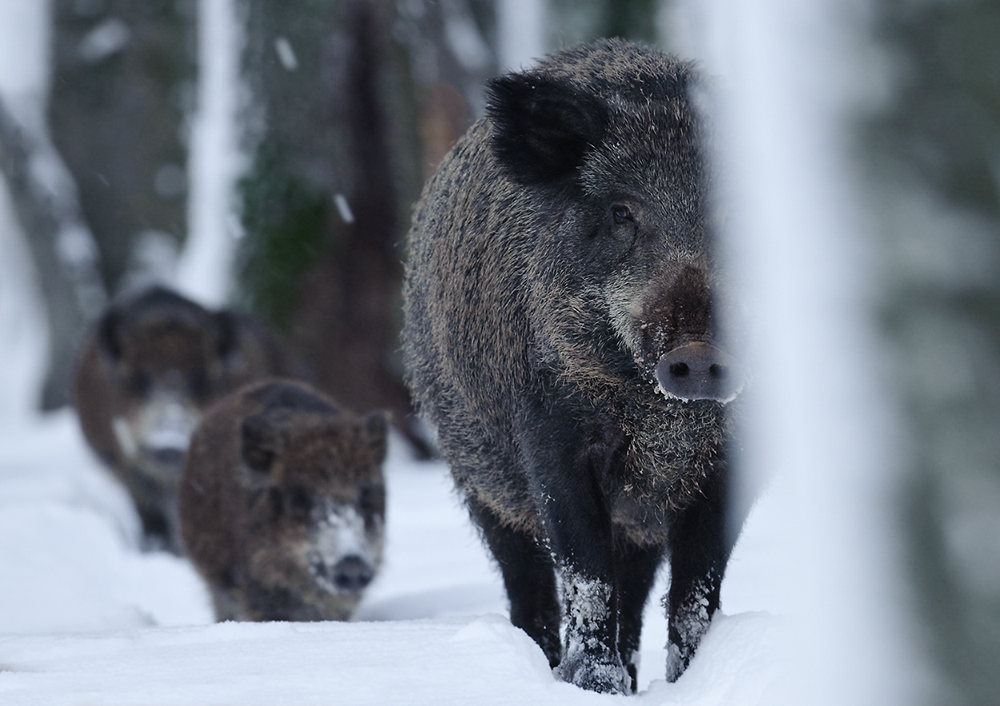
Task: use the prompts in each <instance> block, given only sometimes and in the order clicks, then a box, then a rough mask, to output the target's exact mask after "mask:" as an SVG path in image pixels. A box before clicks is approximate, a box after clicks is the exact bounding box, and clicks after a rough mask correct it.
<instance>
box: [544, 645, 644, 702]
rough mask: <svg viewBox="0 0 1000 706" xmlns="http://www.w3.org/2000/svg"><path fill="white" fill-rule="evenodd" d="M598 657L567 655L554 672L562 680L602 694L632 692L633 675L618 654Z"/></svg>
mask: <svg viewBox="0 0 1000 706" xmlns="http://www.w3.org/2000/svg"><path fill="white" fill-rule="evenodd" d="M606 657H607V658H606V659H598V658H596V657H595V656H594V655H587V654H581V655H578V656H576V657H565V658H564V659H563V661H562V662H560V663H559V666H558V667H556V668H555V669H554V670H553V672H554V673H555V675H556V677H557V678H558V679H560V680H562V681H565V682H569V683H570V684H574V685H576V686H578V687H580V688H581V689H586V690H587V691H596V692H598V693H600V694H631V693H632V677H631V675H630V674H629V673H628V670H627V669H625V667H624V666H622V663H621V660H620V659H617V658H616V656H614V657H613V656H611V655H607V656H606Z"/></svg>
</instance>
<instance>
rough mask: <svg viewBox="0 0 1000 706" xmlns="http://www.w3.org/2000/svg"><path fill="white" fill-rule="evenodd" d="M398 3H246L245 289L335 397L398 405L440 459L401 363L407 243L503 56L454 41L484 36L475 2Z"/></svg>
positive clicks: (355, 404)
mask: <svg viewBox="0 0 1000 706" xmlns="http://www.w3.org/2000/svg"><path fill="white" fill-rule="evenodd" d="M400 7H402V8H403V10H405V12H404V14H397V11H396V3H392V2H387V1H383V2H377V1H375V0H326V1H324V0H299V2H295V3H287V4H285V3H270V2H266V0H245V2H244V8H245V12H246V16H247V18H248V42H247V48H246V53H245V61H244V67H245V72H246V77H247V83H248V85H249V86H250V87H251V92H252V94H253V96H254V108H253V110H252V111H251V113H250V114H249V116H248V120H247V126H246V129H247V140H248V142H249V147H250V151H251V154H252V164H251V168H250V171H249V173H248V174H247V176H246V177H245V178H244V179H243V180H242V182H241V187H240V191H241V198H242V213H243V224H244V228H245V230H246V232H247V238H246V247H245V249H244V250H243V252H242V264H241V272H240V280H241V282H242V286H243V289H244V293H245V296H246V298H247V301H248V303H249V304H250V305H251V307H252V308H253V309H255V310H257V311H258V312H260V313H261V314H263V315H264V316H265V318H267V319H268V320H269V321H271V322H272V323H274V324H276V325H278V326H279V327H281V328H283V329H285V330H286V331H287V332H288V333H289V335H290V338H291V340H292V341H293V342H294V343H295V344H296V345H297V347H298V348H299V350H300V352H301V353H302V354H303V356H304V358H305V359H306V360H307V361H308V362H309V363H310V364H311V365H312V367H313V368H314V369H315V371H316V376H317V382H318V384H319V386H320V387H321V388H322V389H323V390H325V391H326V392H328V393H329V394H331V395H332V396H334V397H336V398H337V399H339V400H340V401H341V402H343V403H344V404H346V405H348V406H349V407H352V408H355V409H358V410H368V409H373V408H383V409H388V410H391V411H392V412H393V415H394V419H395V421H396V423H397V424H398V425H399V426H400V428H401V429H402V430H403V431H404V432H406V433H407V435H408V437H409V438H410V439H411V440H412V441H414V442H415V443H416V444H417V445H418V447H421V448H422V450H423V451H424V452H425V453H426V451H427V448H426V444H425V442H424V441H422V439H421V436H420V433H419V432H418V430H417V427H416V421H415V419H414V418H413V414H412V406H411V402H410V398H409V394H408V392H407V390H406V388H405V385H404V384H403V382H402V366H401V362H400V360H399V356H398V348H399V342H398V332H399V328H400V290H401V283H402V261H403V259H404V253H403V252H402V249H401V243H402V241H403V238H404V236H405V233H406V229H407V227H408V224H409V214H410V209H411V207H412V203H413V202H414V201H415V200H416V198H417V197H418V195H419V190H420V186H421V183H422V181H423V179H424V177H425V176H426V174H427V173H429V167H430V166H431V165H432V164H434V163H436V162H437V161H439V160H440V159H441V157H442V156H443V155H444V152H445V151H446V150H447V149H448V148H449V147H450V146H451V144H452V143H453V141H454V140H455V139H457V137H458V136H459V135H460V134H461V133H462V132H464V130H465V128H466V127H467V125H468V122H469V119H470V115H471V114H472V113H473V111H474V110H475V106H474V105H473V104H474V103H475V101H476V100H477V96H478V95H479V94H478V93H476V91H475V89H473V88H471V86H472V85H473V84H474V85H476V86H480V85H481V84H482V77H481V76H479V75H473V74H475V72H476V71H478V72H480V73H481V74H488V73H489V71H490V70H491V67H492V59H491V54H490V51H489V50H488V49H487V48H486V44H485V42H482V41H481V40H480V42H479V44H477V43H476V42H475V41H469V42H467V44H468V46H465V48H464V50H463V51H464V53H463V54H462V58H461V60H460V59H459V58H457V57H456V53H455V52H454V51H452V49H451V44H450V43H449V41H448V40H447V38H446V37H445V35H446V34H447V28H448V27H449V26H451V27H452V28H453V30H454V27H455V26H458V25H461V26H462V28H463V29H464V30H465V31H466V35H464V36H466V37H468V36H470V35H469V34H468V32H469V31H471V32H475V31H477V30H476V25H475V19H474V17H473V15H472V13H471V10H469V6H468V5H467V4H466V3H464V2H459V1H458V0H455V1H453V2H450V3H444V4H441V5H439V4H437V3H422V2H411V3H402V4H400ZM449 23H451V24H450V25H449ZM463 23H464V24H463ZM471 36H475V35H474V34H473V35H471ZM470 47H471V48H470ZM463 62H464V63H463ZM421 165H423V168H421Z"/></svg>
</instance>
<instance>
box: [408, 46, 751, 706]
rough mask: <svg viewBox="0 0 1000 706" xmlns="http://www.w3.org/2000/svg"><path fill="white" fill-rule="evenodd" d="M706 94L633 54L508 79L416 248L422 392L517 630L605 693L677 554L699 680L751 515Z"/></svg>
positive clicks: (412, 293) (681, 626)
mask: <svg viewBox="0 0 1000 706" xmlns="http://www.w3.org/2000/svg"><path fill="white" fill-rule="evenodd" d="M700 82H701V80H700V79H699V77H698V74H697V73H696V71H695V70H694V69H693V67H692V66H691V65H690V64H687V63H684V62H681V61H678V60H676V59H674V58H672V57H669V56H666V55H663V54H661V53H659V52H657V51H654V50H651V49H645V48H641V47H638V46H635V45H632V44H628V43H625V42H622V41H602V42H599V43H596V44H591V45H586V46H580V47H577V48H573V49H569V50H566V51H563V52H561V53H558V54H555V55H554V56H552V57H551V58H549V59H548V60H546V61H543V62H542V63H541V64H540V65H539V66H538V67H537V68H535V69H532V70H528V71H525V72H523V73H519V74H512V75H509V76H505V77H502V78H499V79H495V80H494V81H492V82H491V84H490V86H489V105H488V116H487V117H486V118H485V119H483V120H480V121H479V122H477V123H476V124H475V125H473V126H472V127H471V128H470V130H469V131H468V133H467V134H466V135H465V136H464V137H463V138H462V139H461V140H460V141H459V142H458V144H457V145H456V146H455V148H454V149H453V150H452V152H451V153H450V154H449V156H448V157H447V158H446V159H445V161H444V162H443V163H442V165H441V167H440V168H439V169H438V171H437V173H436V175H435V176H434V177H433V178H432V179H431V180H430V182H429V183H428V184H427V186H426V189H425V191H424V196H423V198H422V200H421V202H420V204H419V205H418V207H417V210H416V214H415V217H414V223H413V226H412V229H411V231H410V236H409V249H410V252H409V261H408V266H407V276H406V287H405V297H406V299H405V325H404V351H405V354H406V361H407V366H408V376H409V382H410V385H411V387H412V390H413V392H414V395H415V397H416V398H417V401H418V403H419V405H420V407H421V409H422V411H423V413H424V414H425V415H426V416H427V417H428V418H429V420H430V421H431V422H432V423H433V424H434V425H435V426H436V427H437V430H438V434H439V443H440V447H441V452H442V454H443V455H444V457H445V459H446V461H447V462H448V464H449V465H450V467H451V471H452V474H453V476H454V478H455V481H456V483H457V485H458V487H459V489H460V490H461V492H462V493H463V495H464V497H465V500H466V502H467V503H468V507H469V509H470V512H471V515H472V518H473V520H474V521H475V522H476V523H477V524H478V525H479V527H480V528H481V530H482V533H483V536H484V538H485V541H486V542H487V544H488V545H489V548H490V550H491V551H492V553H493V555H494V556H495V557H496V560H497V562H498V563H499V565H500V569H501V571H502V573H503V578H504V583H505V585H506V589H507V595H508V597H509V599H510V611H511V620H512V622H513V623H514V624H515V625H517V626H519V627H521V628H523V629H524V630H525V631H526V632H527V633H528V634H529V635H530V636H531V637H533V638H534V639H535V641H536V642H538V644H539V645H540V646H541V647H542V649H543V650H544V651H545V653H546V655H547V656H548V658H549V661H550V662H551V664H552V665H553V666H554V667H555V668H556V674H557V675H558V676H559V677H560V678H562V679H564V680H566V681H568V682H571V683H574V684H577V685H579V686H581V687H584V688H586V689H591V690H595V691H602V692H628V691H630V690H634V689H635V676H636V664H635V660H636V652H637V649H638V647H639V634H640V630H641V621H642V609H643V605H644V604H645V602H646V598H647V594H648V593H649V589H650V586H651V584H652V582H653V579H654V575H655V573H656V571H657V568H658V567H659V566H660V563H661V562H662V561H663V560H664V559H668V560H669V563H670V570H671V586H670V591H669V594H668V596H667V597H666V599H665V603H666V607H667V612H668V617H669V625H670V627H669V636H668V658H667V660H668V661H667V678H668V679H670V680H671V681H673V680H675V679H677V677H678V676H680V674H681V673H682V672H683V671H684V669H685V668H686V666H687V664H688V662H689V661H690V659H691V656H692V654H693V653H694V651H695V648H696V647H697V645H698V643H699V640H700V639H701V637H702V635H703V634H704V633H705V631H706V630H707V629H708V625H709V621H710V619H711V617H712V614H713V613H714V612H715V610H716V609H717V608H718V606H719V588H720V582H721V581H722V576H723V573H724V571H725V568H726V562H727V560H728V557H729V554H730V550H731V548H732V546H733V543H734V542H735V539H736V536H737V534H738V532H739V528H740V526H741V525H742V521H743V517H744V513H743V511H742V510H741V511H738V512H736V513H728V512H727V510H728V506H729V504H730V489H731V482H730V478H729V461H728V459H729V456H730V452H731V449H732V447H733V445H734V441H735V439H734V420H733V416H732V415H733V414H734V412H735V407H736V406H737V404H738V403H737V402H735V401H734V400H736V399H737V397H738V395H739V393H740V391H741V388H742V386H743V379H742V375H741V373H740V370H739V368H738V366H737V364H736V361H735V360H734V359H733V358H732V357H730V354H728V353H726V352H725V351H726V349H727V342H726V341H724V340H722V334H721V332H720V329H719V323H720V318H721V316H722V313H723V312H722V309H721V307H722V306H723V305H725V301H724V299H723V298H722V297H720V296H719V292H720V284H719V282H718V275H717V273H716V266H715V264H714V259H713V256H712V253H711V252H710V248H709V241H708V239H709V236H710V227H711V226H710V219H709V214H710V212H711V210H712V209H711V204H710V200H709V196H708V193H709V188H710V186H711V183H710V182H711V178H710V174H709V171H708V169H707V168H706V160H705V140H706V134H707V131H706V130H705V129H704V128H703V127H702V125H701V123H700V118H699V116H698V115H697V113H696V110H695V103H696V97H695V95H694V91H696V90H697V89H698V87H699V84H700ZM726 307H727V309H728V308H729V306H728V305H726ZM727 318H728V316H727ZM729 343H732V341H731V340H730V341H729ZM556 572H558V574H559V577H560V578H561V583H557V581H556ZM557 585H561V587H562V589H561V600H560V597H559V596H557V588H556V587H557ZM561 624H562V625H563V627H564V630H565V640H564V641H561V640H560V625H561Z"/></svg>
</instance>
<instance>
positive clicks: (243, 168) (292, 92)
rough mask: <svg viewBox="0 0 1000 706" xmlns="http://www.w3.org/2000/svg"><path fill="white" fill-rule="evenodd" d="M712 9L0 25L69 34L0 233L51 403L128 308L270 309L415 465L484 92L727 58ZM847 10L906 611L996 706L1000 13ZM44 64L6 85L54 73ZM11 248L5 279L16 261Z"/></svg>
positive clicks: (999, 678) (119, 2)
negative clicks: (414, 210)
mask: <svg viewBox="0 0 1000 706" xmlns="http://www.w3.org/2000/svg"><path fill="white" fill-rule="evenodd" d="M692 4H694V3H693V0H617V1H614V0H547V1H543V0H439V1H437V2H432V1H430V0H395V1H392V2H390V1H389V0H283V1H281V2H278V1H271V2H268V1H267V0H201V1H200V2H198V1H196V0H141V1H140V0H48V1H47V2H41V0H0V10H2V13H3V14H2V15H0V21H15V20H16V19H17V18H18V17H19V16H20V15H19V12H20V11H19V10H18V7H21V8H26V7H29V6H30V7H32V8H37V7H39V6H44V7H45V11H46V12H47V13H48V14H47V21H46V27H45V28H44V31H45V32H46V33H47V35H46V36H47V46H48V50H47V52H46V54H47V56H48V57H49V59H50V64H49V65H48V66H47V67H46V68H45V69H44V71H45V77H44V80H38V81H35V82H34V83H31V82H29V84H28V85H27V86H26V87H24V88H23V90H21V88H22V87H21V86H20V84H18V83H17V81H14V83H13V85H12V84H11V83H10V81H8V85H6V86H5V85H3V84H0V175H2V177H3V182H4V183H5V187H6V188H5V189H0V191H5V192H6V194H5V195H4V199H3V203H0V210H2V208H9V210H10V211H11V212H12V213H13V214H15V216H16V218H15V219H14V220H16V222H17V223H18V224H19V228H20V230H21V232H23V243H24V244H25V245H26V249H27V252H29V253H30V258H31V261H32V263H33V277H34V279H35V281H36V282H37V291H38V292H39V293H40V303H39V307H38V309H37V311H38V314H39V316H40V317H41V318H43V319H44V320H45V322H46V327H45V328H46V330H47V340H48V344H47V348H46V350H47V351H48V359H47V361H46V362H45V364H44V366H42V367H43V369H44V375H43V380H42V381H41V384H40V389H39V390H38V391H37V405H36V406H37V407H38V408H39V409H45V410H51V409H57V408H59V407H62V406H65V405H67V404H68V403H69V386H68V380H69V374H70V370H71V367H72V364H73V360H74V356H75V351H76V348H77V346H78V345H79V342H80V340H81V336H82V334H83V331H84V330H85V328H86V327H87V325H88V324H89V323H90V322H91V321H92V320H93V319H94V318H95V317H96V316H97V315H98V314H99V313H100V311H101V309H102V307H103V306H104V305H105V304H106V303H107V302H108V301H109V300H110V299H111V298H112V297H114V296H117V295H119V294H121V293H122V292H124V291H127V290H129V289H131V288H134V287H138V286H141V285H143V284H148V283H151V282H153V281H161V282H166V283H168V284H173V285H175V286H177V287H179V288H180V289H181V290H182V291H184V292H185V293H187V294H189V295H190V296H192V297H193V298H195V299H197V300H199V301H201V302H202V303H203V304H206V305H213V306H214V305H221V304H236V305H238V306H241V307H245V308H247V309H249V310H252V311H254V312H256V313H257V314H259V315H260V316H261V317H263V318H264V319H266V320H267V321H268V322H270V323H271V324H272V325H273V326H274V327H276V328H277V329H278V330H280V331H281V332H283V334H284V335H285V336H286V337H287V338H288V340H289V341H290V342H291V343H292V344H293V345H294V346H295V347H296V348H297V349H298V350H299V351H300V352H301V354H302V355H303V356H304V357H305V359H306V360H307V361H308V362H309V363H310V364H311V365H312V366H313V367H314V368H315V370H316V373H317V378H318V382H319V384H320V386H321V387H322V388H324V389H325V390H326V391H328V392H329V393H331V394H332V395H333V396H335V397H337V398H339V399H341V400H342V401H343V402H345V403H346V404H348V405H350V406H352V407H355V408H357V409H361V410H364V409H370V408H376V407H378V408H386V409H391V410H392V411H393V413H394V415H395V417H396V419H397V421H399V422H400V423H401V424H402V425H403V426H404V427H408V428H409V431H410V434H411V437H412V438H414V439H418V438H419V434H418V432H417V431H416V430H415V429H414V428H413V426H412V419H413V418H412V414H411V412H412V410H411V408H410V403H409V399H408V396H407V394H406V391H405V389H404V387H403V385H402V382H401V372H402V371H401V368H400V360H399V355H398V351H397V333H398V329H399V323H400V322H399V310H400V306H399V290H400V279H401V275H402V261H403V258H404V252H403V250H402V241H403V238H404V236H405V232H406V229H407V226H408V222H409V214H410V210H411V207H412V204H413V203H414V201H415V200H416V199H417V197H418V195H419V192H420V188H421V185H422V182H423V180H424V179H425V178H426V177H427V176H428V174H429V173H430V172H431V171H432V170H433V168H434V166H435V164H436V163H437V162H438V161H439V160H440V159H441V158H442V156H443V155H444V153H445V152H446V151H447V149H448V148H449V146H450V145H451V144H452V143H453V142H454V140H455V139H456V138H457V137H458V136H459V135H460V134H461V133H462V132H463V131H464V130H465V128H466V127H467V126H468V125H469V124H470V122H471V121H472V120H474V119H475V118H477V117H479V116H480V115H481V114H482V111H483V93H482V87H483V82H484V80H485V79H486V78H488V77H490V76H492V75H495V74H496V73H498V72H500V71H503V70H506V69H511V68H518V67H520V66H522V65H525V66H526V65H529V64H530V62H531V60H532V58H534V57H537V56H540V55H541V54H543V53H545V52H546V51H549V50H551V49H553V48H557V47H560V46H564V45H567V44H571V43H573V42H576V41H579V40H583V39H590V38H594V37H598V36H623V37H628V38H631V39H636V40H642V41H646V42H651V43H656V44H659V45H661V46H663V47H664V48H666V49H668V50H670V49H675V48H677V47H681V48H684V49H685V50H686V49H688V48H690V47H694V50H693V51H694V53H695V54H697V53H698V48H697V44H698V40H697V39H696V38H695V37H702V38H704V37H710V36H711V35H712V31H711V28H709V29H706V28H705V27H701V26H695V25H692V24H690V23H689V22H687V21H686V20H685V18H690V17H692V16H699V15H698V13H697V12H690V11H689V9H690V7H691V6H692ZM793 4H794V3H793ZM707 5H711V6H713V7H715V8H716V9H718V8H723V9H724V8H725V7H726V3H725V2H715V3H707ZM846 5H850V7H852V8H854V9H855V10H856V9H857V8H858V6H864V7H865V8H867V9H866V10H865V11H864V12H862V13H860V14H862V15H864V16H865V17H866V18H867V22H868V23H867V25H865V26H864V27H863V28H862V29H860V30H859V34H861V35H864V36H865V41H868V40H874V45H875V46H876V47H877V51H876V52H874V53H867V54H866V53H864V52H862V53H861V54H860V55H859V56H862V55H863V56H865V57H873V56H874V57H876V58H877V59H878V60H877V61H875V62H874V63H873V64H871V65H865V66H857V67H855V68H854V69H852V71H853V72H854V73H853V74H852V78H853V79H855V80H857V81H858V83H871V82H874V83H877V84H879V85H880V86H881V88H880V89H878V90H875V91H874V93H877V94H878V97H877V99H875V100H869V101H868V103H867V104H866V105H865V107H864V110H862V111H860V114H859V115H858V116H857V119H856V121H855V122H854V123H853V124H852V132H851V137H850V139H849V140H848V142H849V143H850V145H849V146H848V147H847V153H848V156H849V159H850V160H851V164H852V174H853V175H854V177H855V178H856V179H857V184H860V185H861V186H858V189H857V190H858V191H859V192H862V193H863V194H864V196H862V197H861V198H860V199H859V200H860V202H861V203H860V204H859V205H858V207H859V209H860V210H862V211H863V212H864V217H863V219H862V220H863V222H864V223H865V227H866V229H867V231H866V235H865V237H866V238H867V239H868V242H867V243H866V247H867V251H868V252H871V253H873V258H874V262H873V263H868V264H870V265H871V266H872V268H873V269H874V271H875V272H876V275H877V276H876V281H875V282H873V283H871V289H872V293H871V295H870V313H871V319H872V326H873V328H874V330H875V331H876V334H877V336H878V338H879V344H880V346H881V349H882V350H883V351H884V358H883V360H881V361H872V362H868V361H858V362H857V364H858V365H868V364H870V365H872V366H874V367H875V368H877V369H878V370H879V371H880V374H883V375H882V377H883V380H884V382H885V384H886V386H887V389H888V390H889V396H890V398H891V399H890V400H889V403H890V405H891V406H892V408H893V411H894V413H895V415H896V420H897V424H898V428H899V431H900V437H899V445H898V446H893V447H892V448H891V449H889V450H888V452H887V453H885V454H884V455H887V456H890V457H891V458H892V464H893V465H894V466H898V470H899V471H900V477H901V478H902V479H903V480H902V481H901V482H900V483H899V484H898V486H897V487H896V498H897V500H898V504H897V505H896V506H894V507H893V508H892V509H891V512H893V513H896V514H898V517H899V527H900V528H901V530H900V534H901V536H902V537H903V541H902V544H903V546H904V553H905V554H906V556H905V557H904V558H903V560H902V563H903V565H904V567H905V569H904V570H905V572H906V577H907V580H906V582H905V585H906V586H907V591H908V595H906V596H901V597H900V600H901V601H903V602H907V603H908V604H910V603H912V609H913V611H914V614H915V615H918V616H919V620H918V621H917V626H918V631H917V632H919V634H920V636H921V639H922V642H921V644H922V645H923V646H924V647H923V649H924V650H925V651H926V653H927V654H929V655H930V656H931V658H932V660H933V663H934V664H935V665H936V676H935V678H934V684H935V689H934V690H932V691H931V692H929V693H931V694H933V696H931V697H928V698H929V701H928V702H932V700H933V699H936V698H937V697H941V698H940V700H939V702H940V703H945V702H947V703H953V704H988V703H995V700H996V698H997V694H1000V671H998V670H996V668H995V667H996V665H997V664H998V663H1000V434H998V433H997V428H998V424H1000V2H998V0H954V1H949V2H944V1H937V0H922V1H919V2H917V1H914V0H890V1H889V2H882V3H873V4H872V5H871V6H868V5H866V4H865V3H845V6H846ZM700 17H702V18H705V17H709V20H706V21H707V22H709V24H710V23H711V19H710V18H711V13H708V14H707V15H706V14H702V15H700ZM775 31H779V30H775ZM685 33H687V35H686V36H685ZM679 37H680V39H678V38H679ZM850 58H852V59H857V57H850ZM846 59H847V57H845V60H846ZM25 61H26V64H25V66H23V67H22V68H21V69H18V68H17V67H14V68H11V67H6V71H5V75H7V76H11V75H14V76H15V77H16V76H18V75H19V74H18V73H17V72H18V70H20V71H21V72H22V73H25V74H31V73H32V72H38V71H41V70H42V69H40V68H39V67H38V66H36V65H35V64H36V63H38V62H32V60H31V58H30V57H26V58H25ZM845 63H846V61H845ZM870 92H871V91H870ZM857 184H856V186H857ZM220 194H221V196H220ZM4 204H7V206H4ZM0 220H2V219H0ZM3 222H4V223H6V222H8V221H3ZM0 235H2V247H3V254H2V257H5V258H6V257H8V254H9V253H10V252H11V251H12V249H13V247H14V245H13V243H14V242H15V240H16V238H15V236H14V235H13V231H12V230H10V231H8V232H4V233H0ZM803 237H805V235H803ZM206 262H210V263H211V266H209V267H208V268H207V270H205V269H200V270H199V267H201V268H204V263H206ZM206 271H207V272H208V273H209V274H207V275H206V274H205V272H206ZM789 296H794V293H792V294H790V295H789ZM4 306H8V302H7V301H2V302H0V307H4ZM859 404H863V401H862V402H859ZM817 423H822V420H817ZM424 450H425V452H426V451H427V449H424Z"/></svg>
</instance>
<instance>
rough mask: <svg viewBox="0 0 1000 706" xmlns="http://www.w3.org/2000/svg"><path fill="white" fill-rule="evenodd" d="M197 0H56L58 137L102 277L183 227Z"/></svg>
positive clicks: (53, 110) (115, 277) (52, 109)
mask: <svg viewBox="0 0 1000 706" xmlns="http://www.w3.org/2000/svg"><path fill="white" fill-rule="evenodd" d="M195 2H196V0H143V1H142V2H134V1H131V0H53V13H54V17H53V22H54V30H53V35H52V36H53V52H52V60H53V69H52V70H53V77H52V94H51V97H50V101H49V123H50V126H51V133H52V139H53V141H54V143H55V145H56V148H57V149H58V150H59V152H60V153H61V154H62V155H63V158H64V159H65V161H66V164H67V165H68V166H69V169H70V172H71V173H72V174H73V178H74V180H75V181H76V184H77V186H78V189H79V194H80V203H81V205H82V208H83V215H84V218H85V219H86V221H87V223H88V224H89V225H90V228H91V230H92V231H93V232H94V235H95V237H96V239H97V244H98V248H99V249H100V254H101V267H102V274H103V277H104V281H105V283H106V285H107V288H108V290H109V291H112V292H114V291H116V290H118V289H119V288H120V285H121V283H122V279H123V277H124V276H125V275H126V272H127V271H128V269H129V267H130V258H131V257H132V254H133V250H134V248H133V245H134V244H135V243H136V242H137V239H157V238H159V239H160V240H161V241H165V242H168V243H172V244H173V245H174V247H175V248H176V246H177V245H178V244H179V243H180V242H181V241H182V240H183V238H184V235H185V233H186V231H187V225H186V218H187V204H186V189H187V182H186V165H187V157H186V155H187V135H188V125H187V122H188V116H189V114H190V111H191V109H192V107H193V102H194V97H195V89H194V86H195V75H196V65H195V62H196V54H195V31H194V29H195V28H194V20H195V9H196V7H195Z"/></svg>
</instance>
